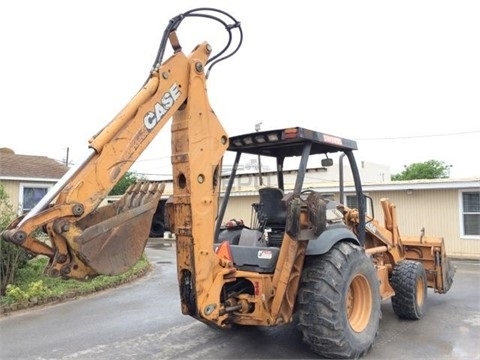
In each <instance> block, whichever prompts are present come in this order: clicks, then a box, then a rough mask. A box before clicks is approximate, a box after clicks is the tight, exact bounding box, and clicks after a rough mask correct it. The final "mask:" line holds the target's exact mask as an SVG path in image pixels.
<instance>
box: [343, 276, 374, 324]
mask: <svg viewBox="0 0 480 360" xmlns="http://www.w3.org/2000/svg"><path fill="white" fill-rule="evenodd" d="M372 304H373V298H372V291H371V289H370V284H369V283H368V280H367V278H366V277H365V276H363V275H361V274H358V275H356V276H355V277H354V278H353V279H352V282H351V283H350V286H349V288H348V293H347V302H346V307H347V309H346V310H347V319H348V322H349V324H350V327H351V328H352V329H353V330H354V331H356V332H362V331H363V330H365V328H366V327H367V326H368V322H369V320H370V315H371V314H372Z"/></svg>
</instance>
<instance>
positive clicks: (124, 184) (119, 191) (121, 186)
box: [108, 171, 143, 195]
mask: <svg viewBox="0 0 480 360" xmlns="http://www.w3.org/2000/svg"><path fill="white" fill-rule="evenodd" d="M142 179H143V177H141V176H139V175H137V174H136V173H134V172H130V171H127V172H126V173H125V175H123V176H122V178H121V179H120V180H119V181H118V182H117V183H116V184H115V186H114V187H113V189H112V191H110V193H109V194H108V195H123V194H125V191H127V189H128V187H129V186H130V185H132V184H135V183H136V182H137V181H138V180H142Z"/></svg>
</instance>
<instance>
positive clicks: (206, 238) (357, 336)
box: [2, 8, 454, 358]
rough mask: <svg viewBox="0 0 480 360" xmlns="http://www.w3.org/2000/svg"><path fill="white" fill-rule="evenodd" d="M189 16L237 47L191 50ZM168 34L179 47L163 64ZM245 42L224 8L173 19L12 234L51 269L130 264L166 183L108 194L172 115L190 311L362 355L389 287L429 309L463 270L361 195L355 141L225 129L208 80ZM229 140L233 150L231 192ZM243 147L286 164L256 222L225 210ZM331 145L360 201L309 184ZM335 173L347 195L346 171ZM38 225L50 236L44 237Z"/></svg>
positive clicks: (401, 310) (184, 302) (398, 308)
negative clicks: (135, 84) (379, 216)
mask: <svg viewBox="0 0 480 360" xmlns="http://www.w3.org/2000/svg"><path fill="white" fill-rule="evenodd" d="M190 17H204V18H206V19H210V20H216V21H219V22H220V24H221V25H222V26H223V27H224V28H225V30H226V31H227V32H228V34H229V37H228V39H229V40H228V44H227V46H226V47H225V48H224V49H223V50H221V51H220V52H219V53H218V54H216V55H213V54H212V48H211V47H210V45H209V44H208V43H202V44H199V45H198V46H197V47H195V48H194V49H193V51H192V52H191V53H190V54H188V55H186V54H185V53H184V52H183V51H182V48H181V46H180V42H179V40H178V38H177V35H176V34H177V28H178V27H179V25H180V24H181V23H182V21H183V20H185V19H187V18H190ZM234 35H235V36H234ZM237 35H238V36H237ZM234 39H235V42H236V46H234V47H233V50H232V51H230V50H229V47H230V46H232V44H233V43H234ZM168 43H170V44H171V46H172V48H173V54H172V55H171V56H170V57H169V58H168V59H167V60H165V61H163V56H164V53H165V49H166V46H167V44H168ZM241 43H242V29H241V26H240V23H239V22H238V21H237V20H236V19H235V18H233V17H232V16H230V15H229V14H227V13H225V12H223V11H220V10H216V9H212V8H199V9H193V10H190V11H188V12H185V13H183V14H180V15H178V16H176V17H174V18H172V19H171V20H170V22H169V24H168V26H167V28H166V29H165V32H164V34H163V38H162V41H161V44H160V48H159V51H158V55H157V57H156V59H155V61H154V64H153V68H152V70H151V72H150V74H149V76H148V79H147V80H146V82H145V83H144V84H143V86H142V87H141V89H140V90H139V91H138V93H137V94H136V95H135V96H134V97H133V98H132V100H131V101H130V102H129V103H128V104H127V105H126V106H125V108H124V109H123V110H122V111H121V112H120V113H119V114H118V115H117V116H116V117H115V118H114V119H113V120H112V121H111V122H110V123H108V124H107V125H106V126H105V127H104V128H103V129H101V130H100V131H99V132H98V133H97V134H96V135H95V136H93V137H92V138H91V139H90V140H89V145H88V146H89V149H90V154H89V156H88V157H87V158H86V159H85V160H84V161H83V162H82V163H81V164H79V165H78V166H76V167H75V168H73V169H72V170H70V171H69V172H68V173H67V174H66V175H65V176H64V177H63V178H62V179H61V181H60V182H59V183H58V184H57V185H56V186H55V187H54V188H53V189H52V191H50V192H49V193H48V194H47V195H46V196H45V198H43V199H42V200H41V201H40V203H39V204H37V206H35V207H34V208H33V209H32V210H31V211H30V212H29V213H27V214H26V215H24V216H21V217H19V218H18V219H16V220H14V221H13V222H12V223H11V224H10V225H9V226H8V228H7V229H6V230H4V231H3V232H2V237H3V239H4V240H6V241H9V242H11V243H14V244H17V245H18V246H21V247H23V248H24V249H26V250H27V251H28V252H30V253H32V254H40V255H45V256H47V257H48V258H49V259H50V261H49V263H48V266H47V268H46V270H45V271H46V274H48V275H50V276H58V277H62V278H65V279H67V278H74V279H88V278H90V277H93V276H96V275H98V274H118V273H122V272H124V271H126V270H127V269H129V268H130V267H131V266H133V265H134V264H135V263H136V262H137V260H138V259H139V258H140V257H141V255H142V253H143V251H144V247H145V245H146V242H147V240H148V237H149V233H150V227H151V223H152V216H153V214H154V212H155V211H156V209H157V205H158V203H159V200H160V197H161V196H162V192H163V190H164V187H165V186H164V184H161V183H156V182H151V183H150V182H148V181H145V182H139V183H138V184H136V185H135V186H132V187H131V188H130V189H129V190H128V191H127V192H126V193H125V195H124V196H123V197H122V198H121V199H120V200H118V201H117V202H114V203H111V204H109V205H106V206H99V205H100V204H101V202H102V200H103V199H105V197H106V196H107V195H108V193H109V192H110V190H111V189H112V188H113V187H114V185H115V184H116V183H117V182H118V181H119V180H120V179H121V177H122V176H123V175H124V174H125V173H126V172H127V171H128V170H129V168H130V167H131V166H132V164H133V163H134V162H135V160H136V159H137V158H138V157H139V155H140V154H141V153H142V151H143V150H144V149H145V148H146V147H147V145H148V144H149V143H150V142H151V141H152V140H153V139H154V138H155V136H156V135H157V134H158V132H159V131H160V130H161V129H162V128H163V127H164V126H165V125H166V124H167V122H169V121H170V120H171V125H170V129H171V163H172V178H173V195H172V197H171V198H170V199H169V200H168V201H167V205H166V207H167V213H168V217H169V219H170V226H169V228H170V229H171V230H172V231H173V232H174V234H175V238H176V251H177V269H178V284H179V292H180V300H181V311H182V313H183V314H185V315H189V316H192V317H194V318H196V319H198V320H200V321H202V322H204V323H206V324H209V325H212V326H215V327H219V328H230V327H232V326H234V325H237V324H238V325H251V326H277V325H282V324H287V323H291V322H292V321H296V322H298V326H299V329H300V331H301V332H302V334H303V339H304V341H305V342H306V343H307V344H308V345H309V346H310V347H311V349H312V350H313V351H315V352H316V353H318V354H319V355H320V356H325V357H335V358H352V357H353V358H356V357H360V356H362V355H364V354H366V353H367V352H368V351H369V349H370V348H371V346H372V345H373V344H374V341H375V338H376V335H377V332H378V329H379V321H380V318H381V307H380V303H381V301H382V300H385V299H389V298H390V299H391V301H392V305H393V309H394V310H395V313H396V314H397V315H398V316H399V317H400V318H405V319H419V318H421V317H422V315H423V314H424V311H425V305H426V297H427V288H433V289H434V291H435V292H436V293H440V294H443V293H446V292H447V291H448V290H449V288H450V285H451V283H452V278H453V272H454V269H452V268H451V267H450V266H449V262H448V258H447V255H446V253H445V247H444V243H443V239H442V238H433V237H428V236H425V235H424V234H421V235H419V236H416V237H406V236H403V235H401V234H400V232H399V227H398V225H397V216H396V208H395V206H394V204H392V203H391V202H390V201H389V200H388V199H383V200H382V201H381V206H382V209H383V214H384V219H385V221H383V222H382V223H380V222H379V221H377V220H376V219H375V218H374V217H371V216H368V215H367V214H366V204H367V201H370V200H368V198H367V197H366V196H365V195H364V194H363V192H362V184H361V179H360V175H359V170H358V168H357V165H356V162H355V158H354V151H355V150H356V149H357V144H356V142H355V141H352V140H348V139H345V138H342V137H337V136H332V135H328V134H324V133H321V132H318V131H312V130H308V129H305V128H302V127H298V126H294V127H292V128H286V129H278V130H269V131H262V132H255V133H251V134H245V135H237V136H233V137H229V136H228V135H227V132H226V131H225V130H224V128H223V127H222V125H221V123H220V121H219V120H218V119H217V117H216V115H215V112H214V111H213V110H212V107H211V106H210V103H209V100H208V97H207V91H206V88H207V86H206V83H207V77H208V74H209V71H210V70H211V68H212V66H213V65H215V64H216V63H217V62H218V61H220V60H223V59H225V58H228V57H230V56H231V55H233V54H234V53H235V52H236V51H237V50H238V49H239V47H240V45H241ZM228 51H230V52H228ZM226 151H232V152H234V153H235V154H236V155H235V163H234V166H233V170H232V173H231V175H230V178H229V182H228V184H227V186H226V190H225V191H224V193H223V194H222V192H221V168H222V159H223V157H224V155H225V152H226ZM244 153H246V154H252V155H258V156H262V157H270V158H273V159H275V163H276V173H277V181H276V185H275V187H264V188H261V189H259V201H258V202H257V203H255V204H253V213H254V216H255V219H256V222H255V226H252V227H247V226H245V225H242V223H241V222H239V223H234V222H227V223H225V220H226V219H224V215H225V209H226V207H227V204H228V201H229V197H230V195H231V192H232V186H233V183H234V179H235V175H236V171H237V168H238V164H239V161H240V157H241V155H242V154H244ZM331 154H337V155H340V158H339V159H341V160H343V157H346V159H348V162H349V164H350V169H351V174H352V177H353V181H354V184H355V192H356V199H357V203H358V207H356V208H349V207H347V206H345V205H343V204H342V203H341V202H339V201H336V200H335V199H333V198H332V197H331V196H329V195H328V194H327V195H326V194H322V193H320V192H318V191H315V189H304V188H303V183H304V178H305V173H306V170H307V161H308V160H309V159H313V158H314V157H313V155H319V156H322V157H324V158H323V160H322V161H321V165H322V166H327V165H330V164H331V157H329V155H331ZM289 157H297V158H298V159H299V165H298V170H297V172H296V173H297V177H296V180H295V182H294V184H293V186H290V184H286V183H285V179H284V169H283V166H284V160H285V159H286V158H289ZM340 169H343V166H341V167H340ZM339 175H340V178H341V177H342V176H341V175H342V174H339ZM338 184H339V193H340V194H341V196H340V197H339V199H343V195H342V194H343V181H339V182H338ZM370 206H371V207H373V204H370ZM232 223H233V224H232ZM225 224H227V225H228V226H225ZM39 231H44V232H45V233H47V234H48V237H49V241H47V242H44V241H42V240H40V239H39V238H37V234H38V232H39Z"/></svg>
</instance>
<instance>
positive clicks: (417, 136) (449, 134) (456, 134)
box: [357, 130, 480, 141]
mask: <svg viewBox="0 0 480 360" xmlns="http://www.w3.org/2000/svg"><path fill="white" fill-rule="evenodd" d="M477 133H480V130H473V131H464V132H457V133H446V134H430V135H410V136H395V137H381V138H357V140H362V141H366V140H368V141H376V140H402V139H419V138H432V137H442V136H458V135H471V134H477Z"/></svg>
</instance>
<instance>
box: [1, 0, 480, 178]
mask: <svg viewBox="0 0 480 360" xmlns="http://www.w3.org/2000/svg"><path fill="white" fill-rule="evenodd" d="M198 7H213V8H218V9H221V10H223V11H226V12H228V13H230V14H231V15H232V16H233V17H235V18H236V19H237V20H238V21H240V22H241V25H242V30H243V33H244V38H243V44H242V47H241V48H240V50H239V52H238V53H237V54H235V55H234V56H233V57H232V58H229V59H227V60H225V61H223V62H221V63H219V64H218V65H216V66H215V67H214V68H213V69H212V72H211V73H210V76H209V78H208V82H207V87H208V93H209V99H210V103H211V106H212V108H213V110H214V111H215V113H216V114H217V116H218V118H219V120H220V121H221V122H222V125H223V127H224V128H225V130H226V131H227V133H228V134H229V135H238V134H241V133H246V132H253V131H254V130H255V124H257V123H261V129H262V130H268V129H276V128H282V127H291V126H302V127H306V128H311V129H313V130H318V131H321V132H324V133H328V134H332V135H337V136H341V137H346V138H350V139H353V140H356V141H357V143H358V147H359V150H358V151H357V153H356V159H357V161H365V162H372V163H377V164H383V165H387V166H389V167H390V171H391V173H392V174H396V173H399V172H401V171H403V169H404V167H405V166H408V165H410V164H413V163H418V162H425V161H428V160H438V161H442V162H444V163H445V164H446V165H450V166H451V170H450V176H451V177H452V178H466V177H480V161H478V158H477V154H479V146H480V21H478V19H480V1H477V0H475V1H462V0H458V1H442V0H440V1H422V0H416V1H410V0H406V1H385V0H383V1H321V2H317V1H311V0H309V1H307V0H297V1H295V2H286V1H268V0H265V1H262V2H260V1H257V2H252V3H250V2H248V1H242V2H234V1H226V0H223V1H212V0H205V1H203V2H201V1H198V0H197V1H191V0H177V1H171V2H166V1H158V0H157V1H151V0H137V1H133V0H129V1H126V0H118V1H115V2H113V1H94V0H83V1H76V0H71V1H60V0H44V1H33V0H16V1H3V2H1V4H0V33H1V34H2V37H1V44H2V56H1V57H0V95H1V101H0V123H1V127H0V129H1V132H0V133H1V136H0V148H1V147H8V148H11V149H12V150H14V151H15V153H17V154H26V155H43V156H48V157H51V158H53V159H57V160H62V161H65V159H66V157H67V154H68V160H69V162H70V164H78V163H80V162H81V161H82V160H83V159H84V158H85V156H86V154H87V151H88V140H89V139H90V138H91V137H92V136H93V135H94V134H96V133H97V132H98V131H99V130H100V129H101V128H103V126H105V125H106V124H107V123H108V122H110V120H111V119H112V118H113V117H114V116H115V115H116V114H117V113H118V112H119V111H120V110H121V109H122V108H123V107H124V106H125V105H126V104H127V103H128V101H129V100H130V99H131V98H132V97H133V96H134V95H135V94H136V92H137V91H138V90H139V89H140V88H141V86H142V85H143V83H144V81H145V80H146V79H147V77H148V74H149V71H150V69H151V67H152V64H153V62H154V59H155V56H156V53H157V50H158V46H159V43H160V40H161V37H162V34H163V31H164V29H165V27H166V25H167V24H168V21H169V20H170V19H171V18H172V17H174V16H176V15H178V14H180V13H183V12H185V11H188V10H190V9H193V8H198ZM178 34H179V40H180V43H181V44H182V46H183V49H184V51H185V52H186V53H189V52H190V50H192V49H193V47H194V46H195V45H197V44H199V43H201V42H204V41H208V42H209V43H210V44H211V45H212V46H213V50H214V51H216V50H219V49H221V48H222V47H223V45H224V41H225V34H226V32H225V30H224V29H223V28H222V27H221V26H218V25H215V26H210V25H209V24H208V22H206V21H195V20H190V19H186V20H185V21H184V22H183V23H182V24H181V26H180V29H179V32H178ZM168 56H169V54H167V55H166V56H165V57H164V59H166V58H167V57H168ZM169 132H170V130H169V126H168V127H165V128H164V129H163V130H162V132H161V133H160V134H159V136H158V137H157V138H156V139H155V140H154V141H153V142H152V143H151V144H150V145H149V146H148V148H147V150H146V151H145V152H144V154H142V156H141V157H140V158H139V159H138V160H137V161H136V162H135V164H134V165H133V167H132V168H131V171H135V172H137V173H140V174H146V175H147V177H150V178H155V177H156V176H163V175H168V174H169V173H170V172H171V165H170V140H169Z"/></svg>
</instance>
